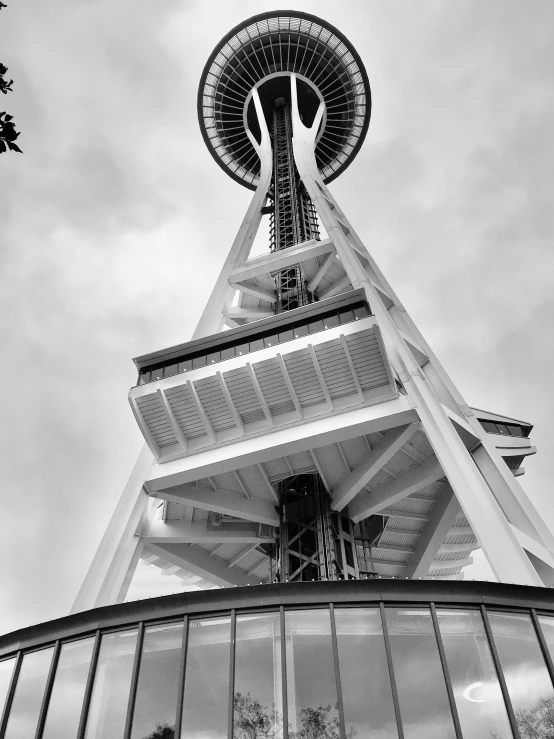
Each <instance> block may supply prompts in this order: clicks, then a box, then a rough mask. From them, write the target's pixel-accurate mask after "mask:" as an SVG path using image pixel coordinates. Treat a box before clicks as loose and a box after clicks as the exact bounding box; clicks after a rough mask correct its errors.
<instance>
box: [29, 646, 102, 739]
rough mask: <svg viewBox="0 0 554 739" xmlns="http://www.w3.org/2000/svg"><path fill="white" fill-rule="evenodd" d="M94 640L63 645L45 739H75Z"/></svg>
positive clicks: (43, 737)
mask: <svg viewBox="0 0 554 739" xmlns="http://www.w3.org/2000/svg"><path fill="white" fill-rule="evenodd" d="M93 647H94V639H93V638H92V637H91V638H90V639H80V640H79V641H74V642H68V643H66V644H62V648H61V651H60V658H59V661H58V666H57V668H56V675H55V678H54V685H53V688H52V695H51V696H50V703H49V704H48V713H47V714H46V725H45V727H44V733H43V735H42V739H75V737H76V736H77V729H78V728H79V719H80V718H81V709H82V707H83V698H84V695H85V688H86V684H87V677H88V671H89V667H90V660H91V657H92V649H93Z"/></svg>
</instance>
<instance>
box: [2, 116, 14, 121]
mask: <svg viewBox="0 0 554 739" xmlns="http://www.w3.org/2000/svg"><path fill="white" fill-rule="evenodd" d="M4 120H5V121H6V122H7V121H11V120H13V115H7V116H6V117H5V119H4Z"/></svg>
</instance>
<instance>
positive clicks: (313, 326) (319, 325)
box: [308, 320, 323, 334]
mask: <svg viewBox="0 0 554 739" xmlns="http://www.w3.org/2000/svg"><path fill="white" fill-rule="evenodd" d="M308 328H309V330H310V333H311V334H317V333H318V331H323V321H322V320H319V321H310V323H309V324H308Z"/></svg>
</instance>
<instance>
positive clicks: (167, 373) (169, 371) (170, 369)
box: [164, 363, 179, 377]
mask: <svg viewBox="0 0 554 739" xmlns="http://www.w3.org/2000/svg"><path fill="white" fill-rule="evenodd" d="M177 372H179V365H178V364H177V363H175V364H168V365H167V367H166V368H165V370H164V377H173V375H176V374H177Z"/></svg>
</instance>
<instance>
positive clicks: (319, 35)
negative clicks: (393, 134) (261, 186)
mask: <svg viewBox="0 0 554 739" xmlns="http://www.w3.org/2000/svg"><path fill="white" fill-rule="evenodd" d="M290 72H295V73H296V74H297V75H298V78H299V82H298V100H299V108H300V112H301V113H302V114H303V116H304V122H305V123H307V125H308V124H309V120H308V121H307V118H308V119H309V118H310V117H312V118H313V115H314V114H315V110H317V106H318V104H319V102H320V101H321V100H323V101H324V102H325V105H326V115H325V118H324V121H323V123H322V127H321V129H320V132H319V138H318V142H317V146H316V152H315V155H316V161H317V165H318V168H319V171H320V172H321V174H322V176H323V179H324V181H325V182H330V181H331V180H334V179H335V177H338V175H339V174H340V173H341V172H342V171H343V170H344V169H346V167H347V166H348V165H349V164H350V162H351V161H352V160H353V158H354V157H355V156H356V154H357V153H358V149H359V148H360V146H361V145H362V142H363V140H364V138H365V135H366V132H367V127H368V125H369V119H370V115H371V92H370V89H369V81H368V78H367V73H366V71H365V68H364V65H363V64H362V61H361V59H360V57H359V55H358V53H357V52H356V50H355V49H354V48H353V46H352V45H351V44H350V43H349V41H348V40H347V39H346V38H345V37H344V36H343V35H342V34H341V33H340V31H338V30H337V29H336V28H334V27H333V26H331V25H330V24H329V23H326V22H325V21H323V20H321V19H320V18H317V17H316V16H313V15H309V14H308V13H300V12H297V11H292V10H290V11H288V10H281V11H273V12H270V13H262V14H260V15H256V16H253V17H252V18H250V19H248V20H247V21H245V22H244V23H241V24H240V25H239V26H236V27H235V28H233V30H232V31H230V32H229V33H228V34H227V35H226V36H225V37H224V38H223V39H222V40H221V41H220V43H219V44H218V45H217V46H216V48H215V49H214V51H213V52H212V54H211V56H210V58H209V59H208V62H207V64H206V66H205V67H204V71H203V73H202V77H201V79H200V87H199V89H198V119H199V122H200V128H201V130H202V135H203V136H204V140H205V142H206V145H207V147H208V149H209V150H210V152H211V154H212V156H213V157H214V159H215V160H216V161H217V162H218V164H219V165H220V166H221V167H222V168H223V169H224V170H225V171H226V172H227V174H229V175H230V176H231V177H232V178H233V179H234V180H236V181H237V182H240V183H241V184H243V185H245V186H246V187H248V188H250V189H251V190H254V189H255V187H256V185H257V183H258V178H259V171H260V162H259V158H258V155H257V154H256V152H255V151H254V147H253V146H252V144H251V143H250V140H249V139H248V136H247V135H246V126H247V125H248V126H249V127H250V128H251V130H252V133H253V134H254V136H256V130H255V129H256V118H255V116H254V115H253V105H252V89H253V88H254V87H255V86H256V85H258V83H261V84H260V86H259V88H258V89H259V92H260V98H261V100H262V104H263V107H264V111H266V117H268V116H269V112H268V111H269V109H270V107H271V100H272V98H275V97H277V96H280V95H281V94H283V92H285V91H286V90H287V89H290V80H289V74H288V73H290ZM287 86H288V87H287ZM306 117H307V118H306ZM258 133H259V131H258Z"/></svg>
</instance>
